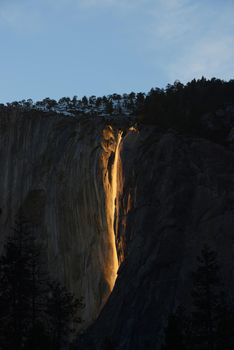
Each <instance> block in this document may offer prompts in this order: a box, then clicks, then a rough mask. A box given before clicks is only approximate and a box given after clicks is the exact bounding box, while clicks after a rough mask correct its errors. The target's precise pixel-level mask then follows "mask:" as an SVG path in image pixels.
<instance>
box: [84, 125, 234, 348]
mask: <svg viewBox="0 0 234 350" xmlns="http://www.w3.org/2000/svg"><path fill="white" fill-rule="evenodd" d="M121 158H122V168H123V191H122V195H120V196H119V199H118V203H119V220H118V221H119V226H118V232H117V242H118V244H117V247H118V251H119V255H120V256H121V260H122V261H123V263H122V265H121V266H120V268H119V272H118V278H117V280H116V284H115V287H114V290H113V292H112V294H111V296H110V298H109V300H108V302H107V304H106V305H105V307H104V309H103V311H102V312H101V315H100V316H99V318H98V320H97V321H96V322H95V324H94V325H93V326H92V327H91V329H90V330H89V332H88V334H87V339H88V340H87V342H86V343H85V340H84V344H85V345H84V348H86V349H88V348H89V346H91V348H92V346H94V348H97V349H102V348H103V346H104V344H105V342H106V341H110V342H112V343H113V344H116V348H117V349H121V350H128V349H129V350H130V349H134V350H140V349H142V350H143V349H147V350H148V349H152V350H153V349H160V347H161V345H160V344H161V343H162V339H163V327H164V325H165V324H166V321H167V315H168V313H169V312H171V311H173V310H174V309H175V308H176V307H177V306H178V305H180V304H184V305H185V306H186V305H189V302H190V288H191V271H192V270H193V269H194V268H195V266H196V256H197V255H199V254H200V251H201V248H202V246H203V244H204V243H208V244H209V245H210V247H211V248H213V249H215V250H216V251H217V252H218V255H219V261H220V265H221V268H222V277H223V280H224V285H225V286H226V290H227V291H228V293H229V298H230V301H232V298H233V293H232V291H233V288H234V264H233V262H234V260H233V256H234V231H233V227H234V152H233V151H232V150H231V149H229V148H228V146H222V145H219V144H215V143H213V142H211V141H208V140H205V139H198V138H192V137H186V136H182V135H179V134H177V133H176V132H174V131H173V130H169V131H162V130H159V129H157V128H153V127H150V126H149V127H147V128H146V127H145V128H142V129H141V130H140V132H129V133H127V134H126V135H125V137H124V138H123V141H122V145H121ZM92 344H93V345H92ZM95 346H96V347H95Z"/></svg>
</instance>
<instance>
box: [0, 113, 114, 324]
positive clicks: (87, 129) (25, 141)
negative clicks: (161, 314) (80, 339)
mask: <svg viewBox="0 0 234 350" xmlns="http://www.w3.org/2000/svg"><path fill="white" fill-rule="evenodd" d="M117 139H118V137H117V135H114V131H113V129H112V128H111V127H110V126H106V125H105V123H104V121H103V120H102V119H96V120H93V119H89V118H86V119H85V120H80V121H78V120H76V119H74V118H64V117H61V116H59V117H58V116H56V115H55V114H54V115H49V114H45V113H40V112H33V111H31V112H27V113H26V112H24V113H20V112H14V111H7V110H6V111H4V113H1V116H0V168H1V172H0V193H1V196H0V208H1V215H0V232H1V235H0V239H1V243H2V244H1V247H2V246H3V242H4V238H5V236H6V235H7V234H9V232H10V227H12V226H13V223H14V220H15V217H16V215H17V213H19V211H20V210H23V213H24V215H25V216H26V218H28V220H30V222H31V223H32V226H33V228H34V229H35V230H36V231H37V234H38V237H39V239H40V240H41V241H42V242H43V243H44V245H45V247H46V249H47V252H48V254H47V255H48V265H49V270H50V273H51V275H52V276H54V277H56V278H59V280H60V281H61V282H63V283H65V285H66V286H67V287H68V288H69V290H71V291H72V292H73V293H75V295H76V296H77V297H83V298H84V304H85V308H84V310H83V314H82V318H83V320H84V322H83V323H82V327H84V328H85V327H87V325H89V324H90V323H91V322H92V321H93V320H94V319H95V318H96V317H97V315H98V314H99V312H100V309H101V308H102V306H103V305H104V303H105V302H106V300H107V298H108V296H109V294H110V292H111V290H112V288H113V285H114V282H115V279H116V272H117V268H118V261H117V254H116V248H115V242H114V241H115V239H114V231H113V224H114V223H113V220H114V218H113V210H114V208H113V204H114V199H113V196H114V190H113V188H112V187H113V186H112V182H113V181H112V169H113V164H114V162H115V156H114V154H115V149H116V146H117V144H116V140H117Z"/></svg>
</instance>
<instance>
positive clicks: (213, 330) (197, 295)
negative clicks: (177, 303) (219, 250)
mask: <svg viewBox="0 0 234 350" xmlns="http://www.w3.org/2000/svg"><path fill="white" fill-rule="evenodd" d="M197 263H198V266H197V269H196V271H194V272H193V273H192V279H193V288H192V292H191V297H192V307H191V312H190V313H189V314H188V313H186V310H184V309H183V308H181V307H180V308H178V309H177V310H176V312H175V313H172V314H170V315H169V318H168V324H167V327H166V329H165V342H164V345H163V347H162V350H177V349H178V350H179V349H180V350H224V349H225V350H231V349H234V336H233V329H234V312H233V308H232V306H230V305H228V301H227V298H226V296H225V293H224V290H223V285H222V283H221V279H220V271H219V270H220V267H219V265H218V262H217V254H216V252H214V251H212V250H211V249H210V248H209V247H208V246H204V248H203V249H202V251H201V256H199V257H197Z"/></svg>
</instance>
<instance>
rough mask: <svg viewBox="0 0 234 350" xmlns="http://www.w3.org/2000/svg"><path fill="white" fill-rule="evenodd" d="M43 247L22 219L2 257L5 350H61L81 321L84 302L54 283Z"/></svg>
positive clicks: (0, 340) (0, 341)
mask: <svg viewBox="0 0 234 350" xmlns="http://www.w3.org/2000/svg"><path fill="white" fill-rule="evenodd" d="M42 248H43V247H42V246H41V245H40V244H39V243H38V241H37V239H36V236H35V233H34V232H33V229H31V228H30V225H29V223H28V222H27V221H26V220H24V219H23V218H22V217H20V218H18V219H17V220H16V223H15V227H14V228H13V230H12V233H11V235H10V237H9V238H8V240H7V242H6V244H5V249H4V253H3V255H2V257H1V258H0V349H1V350H16V349H17V350H20V349H25V350H29V349H30V350H37V349H38V350H39V349H44V350H47V349H48V350H55V349H56V350H59V349H61V348H63V346H65V345H66V346H67V345H68V344H69V342H70V340H71V337H72V335H73V333H74V331H75V329H74V325H75V324H76V323H78V322H81V319H80V318H79V316H78V310H79V309H80V308H81V307H82V306H83V305H82V302H81V300H77V299H75V298H74V296H73V295H72V294H70V293H69V292H68V291H67V290H66V288H65V287H64V286H62V285H61V284H60V283H59V282H58V281H52V280H51V278H50V276H49V274H48V271H47V266H46V264H45V261H46V259H45V256H44V255H43V252H44V249H42Z"/></svg>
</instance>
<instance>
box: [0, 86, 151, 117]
mask: <svg viewBox="0 0 234 350" xmlns="http://www.w3.org/2000/svg"><path fill="white" fill-rule="evenodd" d="M144 101H145V94H143V93H134V92H131V93H130V94H123V95H120V94H116V93H114V94H111V95H108V96H103V97H96V96H94V95H93V96H90V97H86V96H83V97H82V98H80V99H78V97H77V96H74V97H73V98H70V97H62V98H61V99H59V100H58V101H56V100H54V99H50V98H49V97H47V98H45V99H43V100H42V101H37V102H34V101H33V100H32V99H28V100H22V101H14V102H11V103H7V107H8V108H13V109H19V110H33V109H36V110H41V111H45V112H48V111H52V112H57V113H63V114H67V115H73V116H80V115H93V116H100V115H103V116H106V115H113V116H114V115H131V114H134V113H136V111H137V110H140V109H142V108H143V104H144ZM0 107H2V108H4V105H0Z"/></svg>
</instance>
